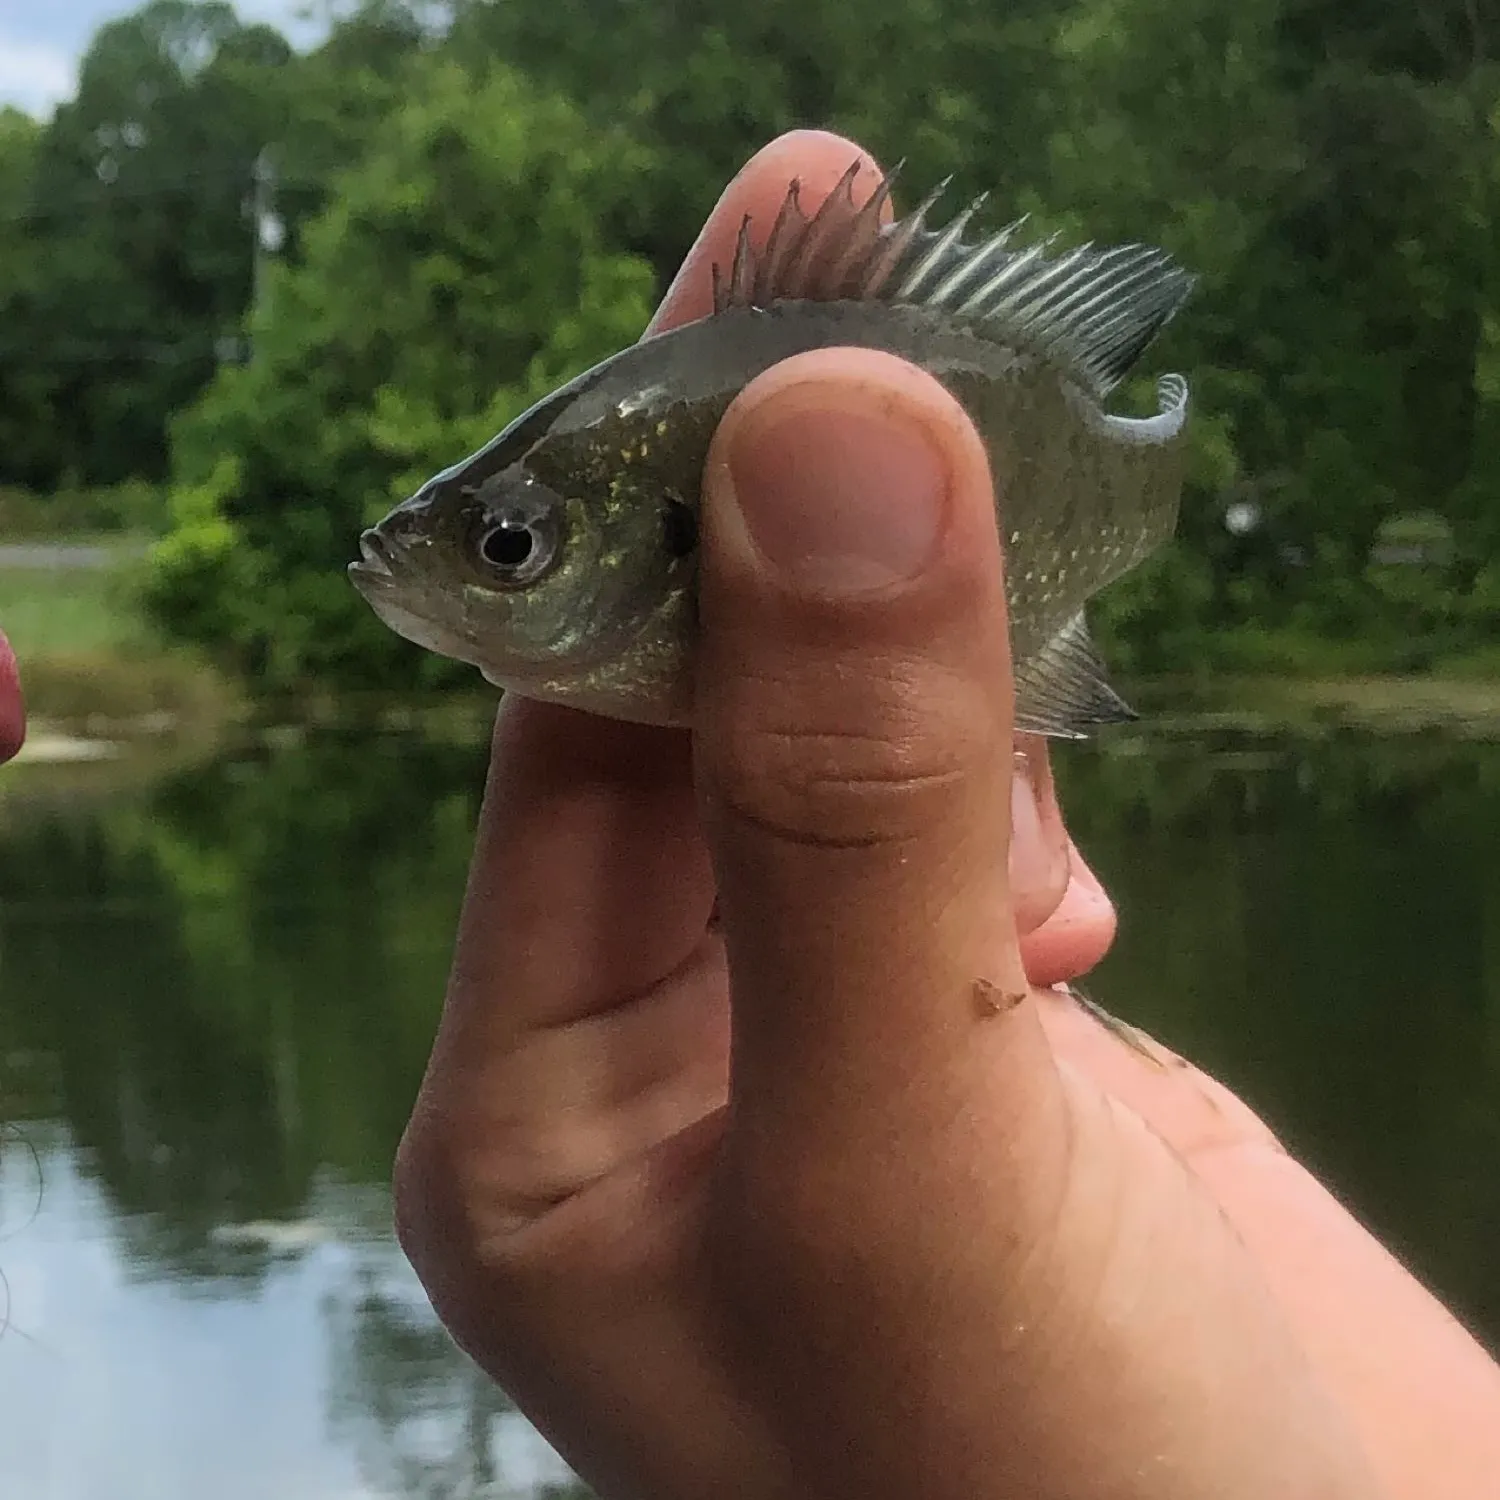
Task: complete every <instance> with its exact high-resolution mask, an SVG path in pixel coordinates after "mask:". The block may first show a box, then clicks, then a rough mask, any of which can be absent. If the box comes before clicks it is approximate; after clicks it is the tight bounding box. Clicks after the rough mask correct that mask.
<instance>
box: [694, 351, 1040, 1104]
mask: <svg viewBox="0 0 1500 1500" xmlns="http://www.w3.org/2000/svg"><path fill="white" fill-rule="evenodd" d="M704 509H705V514H704V550H703V576H702V579H701V582H700V601H701V602H700V607H701V611H702V646H701V656H700V677H699V689H698V720H697V725H696V728H697V741H696V765H697V774H698V780H699V786H700V794H701V797H702V801H703V820H704V825H705V829H706V831H707V834H708V838H709V843H710V848H711V852H712V854H713V857H714V859H715V864H716V872H717V875H718V880H719V890H720V900H721V913H722V917H723V922H724V931H725V937H726V941H727V944H728V950H729V958H730V965H731V973H732V977H733V980H734V990H735V994H736V995H737V996H742V995H753V996H755V997H757V999H756V1002H755V1007H754V1014H753V1015H750V1014H746V1015H744V1016H741V1015H739V1014H737V1015H736V1018H735V1073H736V1080H735V1083H736V1090H737V1091H738V1090H739V1089H740V1088H741V1086H744V1087H747V1088H752V1089H753V1088H754V1087H755V1086H756V1079H757V1076H758V1074H759V1070H760V1065H761V1063H762V1061H764V1063H765V1065H766V1069H767V1073H768V1077H769V1078H774V1079H777V1080H779V1086H785V1085H786V1084H787V1082H788V1078H789V1075H788V1073H787V1072H786V1071H785V1070H784V1068H783V1067H782V1063H783V1062H784V1061H785V1059H786V1056H787V1054H788V1052H790V1053H791V1055H792V1056H794V1057H796V1058H797V1059H798V1067H797V1068H796V1069H795V1072H796V1074H797V1075H798V1076H801V1077H805V1078H817V1077H819V1076H820V1073H821V1069H820V1068H819V1067H818V1066H817V1060H818V1059H819V1058H821V1059H823V1060H824V1061H826V1062H828V1063H829V1064H830V1065H831V1066H839V1067H843V1068H851V1069H853V1071H854V1072H855V1073H856V1074H857V1075H858V1076H859V1078H860V1079H861V1080H862V1084H863V1086H864V1087H868V1085H869V1084H870V1083H871V1082H872V1081H874V1080H873V1078H872V1072H871V1067H870V1066H869V1064H874V1066H875V1067H876V1070H877V1071H878V1070H879V1068H880V1067H881V1066H882V1065H881V1064H880V1062H879V1060H880V1059H885V1060H886V1063H885V1066H899V1067H902V1068H912V1069H913V1070H915V1063H914V1057H916V1056H917V1055H921V1054H927V1055H928V1061H929V1062H936V1061H938V1060H937V1059H933V1058H931V1056H930V1053H931V1049H932V1048H933V1047H948V1048H952V1047H961V1046H963V1045H965V1043H964V1041H963V1038H964V1037H966V1036H967V1035H968V1034H969V1033H970V1028H971V1027H972V1024H973V1022H974V1019H975V1015H976V1004H977V1005H978V1007H979V1008H980V1010H981V1011H982V1010H983V1009H984V1008H985V1007H986V1006H988V1005H991V1004H993V1003H994V1001H995V997H996V996H1004V995H1007V994H1009V995H1019V994H1020V993H1021V992H1022V991H1023V990H1024V989H1025V979H1024V975H1023V970H1022V967H1021V962H1020V958H1019V955H1018V951H1017V939H1016V927H1015V921H1014V918H1013V907H1012V901H1011V891H1010V889H1009V881H1008V877H1007V859H1006V852H1007V845H1008V842H1009V837H1010V821H1011V820H1010V813H1011V787H1012V781H1013V779H1014V777H1013V756H1012V745H1011V719H1012V683H1011V672H1010V661H1009V651H1008V644H1007V630H1006V615H1005V598H1004V589H1003V583H1002V572H1001V559H1000V546H999V540H998V535H997V529H996V522H995V504H994V498H993V492H992V489H991V480H990V473H989V466H988V461H987V458H986V455H985V451H984V447H983V445H982V443H981V442H980V440H979V437H978V435H977V433H976V432H975V431H974V428H973V426H972V425H971V424H970V422H969V420H968V418H967V417H966V415H965V414H964V412H963V409H962V408H961V407H960V405H959V404H958V402H957V401H956V400H955V399H954V398H953V397H952V396H951V395H950V394H949V393H948V392H947V391H946V390H945V389H944V388H943V387H942V386H941V385H940V384H939V383H938V382H937V381H936V380H934V379H932V378H931V377H930V376H928V375H926V374H924V373H923V372H921V371H920V370H918V369H916V368H915V367H913V366H911V365H909V364H906V363H905V362H903V361H901V360H898V359H896V358H894V357H893V356H890V355H886V354H882V353H877V352H874V351H870V350H856V349H824V350H818V351H815V352H813V353H809V354H803V355H799V356H797V357H795V358H792V359H789V360H787V361H785V362H784V363H783V364H781V365H778V366H776V367H775V368H773V369H772V370H770V371H768V372H767V373H766V374H765V375H763V376H761V377H760V378H759V379H758V380H756V381H754V382H753V383H752V384H751V385H750V386H749V387H748V388H747V389H746V390H745V391H744V393H743V394H742V395H741V396H740V398H739V399H738V400H737V401H736V402H735V404H734V405H733V406H732V407H731V408H730V410H729V412H728V413H727V414H726V416H725V418H724V420H723V422H722V423H721V425H720V428H719V431H718V434H717V436H716V439H715V444H714V448H713V450H712V451H711V453H710V456H709V461H708V469H707V476H706V495H705V507H704ZM809 1049H811V1050H809ZM939 1071H942V1069H941V1068H940V1069H939ZM827 1102H828V1107H829V1108H830V1109H835V1108H836V1106H834V1105H833V1104H832V1102H831V1101H827Z"/></svg>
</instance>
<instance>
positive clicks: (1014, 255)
mask: <svg viewBox="0 0 1500 1500" xmlns="http://www.w3.org/2000/svg"><path fill="white" fill-rule="evenodd" d="M852 181H853V172H852V171H851V173H850V174H849V176H847V177H846V178H845V180H844V182H843V183H842V184H841V186H840V190H839V191H837V192H835V194H834V195H833V196H832V197H831V198H830V199H829V200H828V203H827V204H825V206H824V208H823V209H822V210H820V212H819V213H818V214H817V215H815V216H813V217H812V218H811V219H810V220H809V219H807V218H805V217H803V216H802V214H801V211H800V208H799V207H798V203H797V192H796V187H795V185H793V187H792V189H791V190H790V191H789V193H788V196H787V200H786V203H785V204H784V206H783V208H782V211H781V214H780V215H779V217H778V219H777V221H776V223H775V224H774V225H773V227H772V230H771V233H770V236H769V239H768V242H767V244H766V246H765V248H764V250H763V251H761V252H759V253H757V252H755V251H754V250H752V248H751V245H750V240H749V236H748V226H747V232H746V233H742V235H741V238H740V244H739V248H738V251H737V253H736V256H735V260H734V264H733V266H732V267H731V268H730V269H729V271H728V273H727V275H725V274H721V273H719V272H718V271H716V275H715V309H714V312H713V313H712V315H710V316H708V317H706V318H703V319H701V320H699V321H697V322H695V323H691V324H688V325H686V326H683V327H680V328H677V329H674V330H673V331H671V332H669V333H665V334H662V335H660V336H659V337H655V338H652V339H648V340H646V341H644V342H642V343H640V344H636V345H633V346H632V347H630V348H629V349H626V350H623V351H621V352H620V353H619V354H616V355H614V356H613V357H612V358H610V359H608V360H605V361H604V362H603V363H602V364H600V365H597V366H595V367H594V368H593V369H592V370H589V371H587V372H586V373H585V374H583V375H581V376H579V377H578V378H577V379H576V380H574V381H571V382H570V383H569V384H567V385H566V386H564V387H562V388H561V389H559V390H558V391H556V392H554V393H553V394H552V395H550V396H548V397H547V398H546V399H545V400H543V401H541V402H539V403H538V404H537V405H536V406H535V407H533V408H532V409H531V410H530V411H528V412H526V413H525V414H524V415H522V416H521V417H519V418H518V419H517V420H516V421H515V422H513V423H511V425H510V426H509V427H507V428H506V429H505V431H503V432H502V433H501V434H500V435H499V436H498V437H496V438H495V439H494V440H493V441H492V442H490V443H488V444H487V445H486V446H485V447H484V448H482V449H480V450H479V452H477V453H475V454H473V455H472V456H470V457H469V458H466V459H464V460H463V461H462V462H461V463H458V464H456V465H454V466H453V467H452V468H449V469H446V470H444V471H443V472H442V473H441V474H438V475H437V476H435V477H434V478H433V479H431V480H429V481H428V482H427V484H425V485H424V486H423V487H422V488H421V490H419V491H418V493H417V494H416V495H414V496H413V497H412V498H411V499H410V500H408V501H406V502H405V503H404V504H402V505H400V506H398V507H397V508H396V509H395V510H393V511H392V512H391V514H390V515H388V516H387V517H386V518H385V520H383V521H382V522H381V523H380V524H379V525H378V526H376V527H374V528H371V529H370V530H369V531H367V532H366V533H365V534H364V536H363V537H362V538H361V549H360V550H361V560H360V561H359V562H357V563H355V564H353V565H352V566H351V568H350V573H351V576H352V578H353V579H354V582H355V584H356V585H357V586H358V587H359V588H360V590H361V592H362V593H363V594H364V595H365V597H366V598H367V599H368V600H369V602H370V603H371V605H372V606H373V607H374V609H375V610H376V612H377V613H378V614H379V615H380V617H381V618H382V619H383V620H384V621H385V622H386V623H387V624H388V625H389V626H390V627H391V628H392V629H394V630H396V631H397V632H398V633H400V634H401V635H403V636H406V637H407V638H408V639H410V640H413V641H415V642H416V643H418V644H419V645H422V646H425V647H427V648H428V649H430V650H433V651H436V652H439V653H440V654H443V655H447V656H452V657H455V658H457V659H459V660H462V661H466V662H470V663H472V664H474V665H475V666H477V667H479V668H480V670H481V671H482V672H483V673H484V675H485V676H486V677H487V678H489V679H490V680H491V681H492V682H494V683H496V684H497V685H499V686H501V687H503V688H506V689H507V690H510V691H513V692H516V693H518V694H521V695H523V696H527V697H534V698H541V699H547V700H552V701H557V702H563V703H569V704H572V705H573V706H575V707H579V708H583V709H587V710H591V711H594V712H598V713H603V714H608V715H611V716H613V717H619V718H626V719H633V720H638V721H641V722H650V723H668V724H681V723H686V722H687V721H688V719H689V717H690V714H691V707H692V690H693V657H694V651H693V643H694V636H695V631H696V608H695V598H696V579H697V546H696V542H697V513H698V506H699V500H700V486H701V482H702V475H703V468H704V461H705V458H706V455H707V452H708V448H709V444H710V442H711V441H712V438H713V434H714V430H715V428H716V427H717V425H718V423H719V420H720V419H721V417H722V416H723V414H724V412H725V410H726V409H727V407H728V406H729V404H730V402H731V401H733V400H734V398H735V397H736V396H737V395H738V394H739V392H740V391H741V390H743V389H744V387H745V386H746V385H747V384H748V383H749V382H750V381H751V380H753V379H754V378H755V377H756V376H757V375H759V374H760V373H761V372H763V371H764V370H767V369H769V368H770V367H771V366H772V365H774V364H777V363H778V362H779V361H781V360H784V359H786V358H788V357H789V356H791V355H794V354H798V353H801V352H804V351H806V350H810V349H817V348H825V347H833V346H861V347H865V348H872V349H880V350H884V351H887V352H889V353H892V354H895V355H898V356H900V357H902V358H904V359H907V360H909V361H911V362H912V363H913V364H916V365H918V366H920V367H921V368H923V369H925V370H927V371H928V372H930V373H931V374H932V375H933V376H935V377H936V378H937V379H938V380H939V381H941V382H942V383H943V384H944V385H945V386H946V387H947V388H948V389H949V390H950V391H951V392H952V393H953V395H954V396H955V397H956V398H957V399H958V400H959V402H960V403H961V404H962V405H963V406H964V408H965V410H966V411H967V412H968V414H969V416H970V417H971V418H972V420H973V421H974V424H975V426H976V428H977V430H978V431H979V433H980V435H981V437H982V438H983V440H984V442H985V445H986V448H987V451H988V454H989V459H990V464H991V468H992V471H993V474H994V479H995V492H996V505H997V515H998V520H999V524H1000V530H1001V537H1002V542H1003V544H1004V548H1005V555H1006V561H1005V568H1006V587H1007V594H1008V602H1009V614H1010V630H1011V649H1012V657H1013V661H1014V665H1015V676H1016V723H1017V728H1018V729H1022V730H1030V731H1032V732H1036V733H1041V734H1048V735H1061V736H1078V735H1083V734H1086V733H1088V732H1090V730H1091V729H1092V728H1093V727H1094V726H1096V725H1099V724H1105V723H1110V722H1115V721H1118V720H1120V719H1125V718H1129V717H1131V716H1132V715H1131V713H1130V710H1129V709H1128V708H1127V707H1126V706H1125V704H1124V703H1123V702H1122V701H1121V700H1120V698H1119V697H1118V695H1117V694H1116V693H1115V692H1114V690H1113V689H1112V688H1111V687H1110V685H1109V683H1108V680H1107V677H1106V675H1105V672H1104V669H1103V666H1102V664H1101V662H1100V660H1099V657H1098V655H1097V653H1096V651H1095V650H1094V647H1093V645H1092V643H1091V641H1090V639H1089V636H1088V631H1087V627H1086V625H1085V622H1084V616H1083V606H1084V604H1085V602H1086V601H1087V600H1088V599H1090V598H1091V597H1092V596H1093V595H1094V594H1095V593H1097V592H1098V591H1099V590H1100V589H1102V588H1104V587H1105V586H1106V585H1108V584H1109V583H1111V582H1112V581H1114V580H1115V579H1117V578H1119V577H1120V576H1121V575H1122V574H1124V573H1125V572H1127V571H1128V570H1129V569H1130V568H1132V567H1134V566H1135V565H1136V564H1137V563H1138V562H1139V561H1140V560H1141V559H1142V558H1144V557H1145V556H1146V555H1147V554H1148V553H1150V552H1151V551H1152V550H1153V549H1154V548H1155V547H1156V546H1157V545H1159V544H1160V543H1161V542H1162V541H1163V540H1165V538H1166V537H1168V536H1169V535H1170V534H1171V532H1172V529H1173V527H1174V525H1175V522H1176V514H1177V504H1178V496H1179V493H1180V490H1181V485H1182V473H1183V441H1182V431H1183V424H1184V420H1185V416H1186V406H1187V388H1186V384H1185V382H1183V381H1182V380H1181V379H1180V378H1179V377H1177V376H1165V377H1163V378H1162V379H1161V380H1160V381H1159V382H1158V411H1157V414H1156V415H1155V416H1152V417H1148V418H1141V419H1132V418H1125V417H1119V416H1114V415H1110V414H1109V413H1107V412H1106V411H1105V409H1104V405H1103V403H1104V400H1105V398H1106V396H1107V395H1108V393H1109V391H1110V390H1111V389H1112V388H1113V386H1114V385H1115V384H1117V383H1118V381H1119V380H1120V379H1121V378H1122V377H1123V375H1124V374H1125V373H1126V372H1127V370H1128V369H1129V367H1130V366H1131V364H1133V362H1134V361H1135V359H1136V358H1137V356H1138V355H1139V353H1140V352H1141V350H1142V349H1143V348H1144V347H1145V345H1146V344H1147V343H1148V342H1149V341H1150V339H1151V338H1152V337H1154V335H1155V334H1156V332H1157V331H1158V330H1159V328H1160V327H1161V326H1162V324H1163V323H1165V322H1166V320H1167V319H1168V318H1169V317H1170V316H1171V315H1172V313H1173V312H1175V311H1176V309H1177V307H1178V306H1179V305H1180V303H1181V302H1182V300H1183V299H1184V297H1185V296H1186V294H1187V292H1188V290H1189V288H1190V285H1191V281H1190V278H1188V277H1187V276H1186V275H1185V274H1184V273H1183V272H1182V271H1181V270H1179V269H1178V268H1177V267H1176V266H1175V265H1173V263H1172V262H1171V261H1170V260H1169V259H1168V258H1167V257H1166V256H1165V255H1164V254H1162V253H1161V252H1160V251H1157V250H1153V249H1148V248H1146V247H1142V246H1124V247H1120V248H1117V249H1112V250H1104V251H1097V250H1094V249H1092V248H1090V247H1087V246H1086V247H1083V248H1082V249H1080V250H1074V251H1071V252H1067V253H1064V254H1062V255H1058V256H1055V257H1049V256H1048V255H1047V254H1046V253H1045V252H1046V250H1047V248H1048V247H1047V246H1045V245H1042V246H1033V247H1031V248H1029V249H1017V248H1013V247H1012V244H1011V241H1012V239H1013V238H1014V235H1015V228H1016V226H1012V227H1011V228H1010V229H1008V230H1005V231H1002V232H1001V233H1000V234H998V235H996V236H993V237H992V238H991V239H989V240H987V241H984V242H983V243H981V244H979V245H972V246H971V245H966V244H964V243H963V242H962V240H961V238H960V236H961V233H962V230H963V227H964V225H965V224H966V223H967V222H968V219H969V217H970V215H971V214H972V213H973V209H971V210H969V212H968V213H965V214H963V215H961V216H960V217H959V219H958V220H956V221H955V222H954V224H953V225H951V226H950V227H949V228H948V230H947V231H945V232H944V233H942V234H937V233H930V232H928V231H926V230H925V229H924V227H923V220H924V218H925V215H926V214H927V213H928V212H929V211H930V209H931V206H932V203H933V201H934V199H933V198H929V199H927V200H926V201H925V202H924V203H923V204H922V205H921V206H920V207H919V208H918V209H917V210H916V211H915V212H914V213H913V214H912V215H910V216H908V217H907V218H906V219H903V220H898V221H896V222H895V223H894V224H891V225H888V226H885V227H882V226H881V225H880V223H879V217H878V215H879V210H880V204H881V201H882V200H883V199H884V197H885V196H886V195H887V193H888V191H889V182H887V183H886V184H884V185H883V186H882V188H881V190H880V191H879V192H878V193H877V194H876V197H875V198H874V199H871V200H870V201H869V202H868V203H867V204H865V205H864V206H863V207H856V205H855V204H854V201H853V198H852V195H851V192H850V189H851V186H852ZM934 197H935V195H934ZM976 206H977V205H976Z"/></svg>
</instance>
